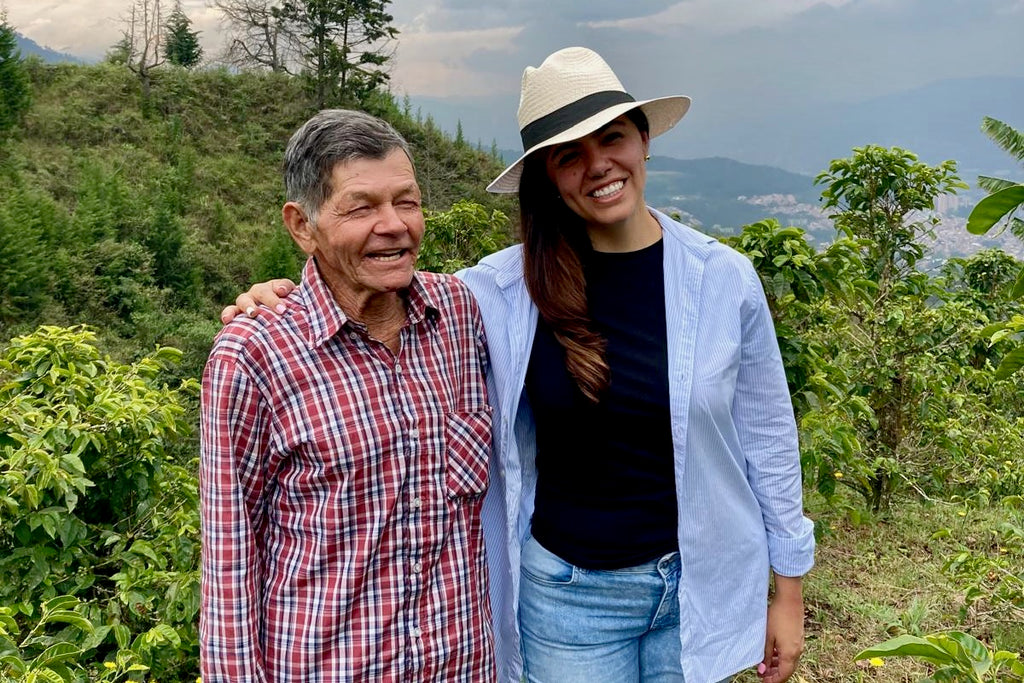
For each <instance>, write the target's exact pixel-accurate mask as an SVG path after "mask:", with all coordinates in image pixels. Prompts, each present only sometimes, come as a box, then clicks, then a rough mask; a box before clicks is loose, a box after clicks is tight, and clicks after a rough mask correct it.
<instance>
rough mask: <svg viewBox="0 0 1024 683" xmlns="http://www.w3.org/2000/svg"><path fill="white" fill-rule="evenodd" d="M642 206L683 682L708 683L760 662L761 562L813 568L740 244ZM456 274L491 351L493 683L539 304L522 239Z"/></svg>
mask: <svg viewBox="0 0 1024 683" xmlns="http://www.w3.org/2000/svg"><path fill="white" fill-rule="evenodd" d="M651 213H652V214H653V215H654V216H655V217H656V218H657V219H658V221H659V222H660V223H661V227H662V231H663V235H664V247H665V248H664V253H665V257H664V258H665V265H664V268H665V316H666V322H667V328H668V350H669V358H668V370H669V400H670V404H671V414H672V440H673V450H674V455H675V477H676V492H677V498H678V515H679V520H678V522H679V549H680V557H681V565H682V573H681V576H680V582H679V607H680V623H681V627H680V638H681V641H682V666H683V672H684V674H685V676H686V680H687V683H710V682H712V681H719V680H722V679H723V678H726V677H727V676H730V675H732V674H734V673H736V672H737V671H739V670H741V669H743V668H746V667H749V666H753V665H755V664H757V663H758V662H760V661H761V660H762V658H763V657H764V637H765V625H766V614H767V610H766V606H767V589H768V578H769V567H770V568H771V569H773V570H774V571H775V572H776V573H778V574H780V575H783V576H802V575H803V574H805V573H806V572H807V571H808V570H810V568H811V565H812V564H813V562H814V533H813V524H812V523H811V521H810V520H808V519H807V518H806V517H804V516H803V510H802V491H801V476H800V456H799V450H798V448H797V438H796V424H795V422H794V420H793V409H792V405H791V402H790V397H789V393H788V390H787V386H786V377H785V372H784V370H783V366H782V359H781V357H780V355H779V349H778V344H777V342H776V339H775V331H774V328H773V326H772V320H771V315H770V313H769V310H768V305H767V302H766V301H765V297H764V292H763V291H762V289H761V283H760V280H759V279H758V277H757V273H756V272H755V271H754V268H753V266H752V265H751V264H750V261H749V260H748V259H747V258H746V257H745V256H743V255H742V254H740V253H738V252H736V251H734V250H732V249H730V248H729V247H726V246H725V245H723V244H721V243H719V242H718V241H717V240H715V239H713V238H710V237H708V236H707V235H704V234H701V233H699V232H697V231H695V230H692V229H691V228H688V227H686V226H684V225H680V224H679V223H677V222H675V221H673V220H672V219H670V218H668V217H667V216H665V215H664V214H662V213H659V212H657V211H654V210H652V211H651ZM458 276H459V277H460V278H462V279H463V280H464V281H465V282H466V284H467V285H469V287H470V289H471V290H472V291H473V293H474V294H475V295H476V297H477V301H478V302H479V304H480V310H481V312H482V314H483V319H484V327H485V329H486V332H487V346H488V349H489V351H490V363H491V371H490V375H489V377H488V391H489V399H490V401H491V403H492V404H493V406H494V450H493V451H492V453H493V457H492V459H491V465H490V476H491V483H490V489H489V491H488V493H487V496H486V498H485V501H484V511H483V522H484V533H485V538H486V543H487V553H488V562H489V565H490V580H491V604H492V608H493V611H494V622H495V635H496V638H497V641H498V642H497V644H496V645H497V654H498V667H499V672H500V680H502V681H516V682H518V681H519V680H520V676H521V673H522V656H521V654H520V646H519V629H518V598H519V558H520V548H521V546H522V542H523V540H524V538H525V537H526V535H527V533H528V531H529V525H530V517H531V515H532V514H533V500H534V494H535V492H536V483H537V470H536V466H535V454H536V442H535V436H534V427H533V419H532V416H531V414H530V408H529V405H528V403H527V401H526V395H525V392H524V391H523V385H524V382H525V379H526V369H527V365H528V363H529V359H530V349H531V346H532V344H533V335H534V332H535V331H536V329H537V309H536V307H535V306H534V305H533V303H532V301H531V300H530V297H529V294H528V292H527V289H526V283H525V281H524V279H523V266H522V248H521V246H519V245H517V246H514V247H510V248H508V249H505V250H503V251H500V252H498V253H496V254H492V255H491V256H488V257H487V258H485V259H483V260H482V261H481V262H480V263H479V264H478V265H476V266H474V267H473V268H470V269H467V270H464V271H462V272H460V273H458ZM639 303H640V302H638V304H639Z"/></svg>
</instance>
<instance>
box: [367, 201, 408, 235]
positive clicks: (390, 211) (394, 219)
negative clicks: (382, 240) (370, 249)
mask: <svg viewBox="0 0 1024 683" xmlns="http://www.w3.org/2000/svg"><path fill="white" fill-rule="evenodd" d="M407 230H408V226H406V224H405V221H403V220H402V216H401V215H400V214H399V213H398V209H397V208H396V207H395V205H394V204H391V203H385V204H382V205H381V207H380V212H379V213H378V215H377V224H376V225H375V226H374V232H377V233H379V234H397V233H402V232H406V231H407Z"/></svg>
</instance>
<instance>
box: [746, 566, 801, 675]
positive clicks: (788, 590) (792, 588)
mask: <svg viewBox="0 0 1024 683" xmlns="http://www.w3.org/2000/svg"><path fill="white" fill-rule="evenodd" d="M803 651H804V598H803V580H802V579H801V578H800V577H799V576H796V577H791V576H778V575H776V576H775V597H774V598H773V599H772V603H771V605H769V606H768V628H767V631H766V633H765V640H764V661H763V662H761V663H760V664H758V665H757V673H758V675H759V676H760V677H761V680H762V681H763V683H783V682H784V681H788V680H789V677H790V676H792V675H793V672H794V671H795V670H796V665H797V662H799V661H800V655H801V654H803Z"/></svg>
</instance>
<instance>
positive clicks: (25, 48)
mask: <svg viewBox="0 0 1024 683" xmlns="http://www.w3.org/2000/svg"><path fill="white" fill-rule="evenodd" d="M14 37H15V40H16V41H17V45H18V50H19V51H20V52H21V56H22V57H39V58H40V59H41V60H43V61H44V62H51V63H60V62H70V63H72V64H84V63H85V62H84V60H81V59H79V58H78V57H75V56H74V55H69V54H68V53H66V52H57V51H56V50H51V49H50V48H48V47H43V46H42V45H40V44H39V43H37V42H36V41H34V40H32V39H31V38H26V37H25V36H23V35H21V34H20V33H18V32H17V31H15V32H14Z"/></svg>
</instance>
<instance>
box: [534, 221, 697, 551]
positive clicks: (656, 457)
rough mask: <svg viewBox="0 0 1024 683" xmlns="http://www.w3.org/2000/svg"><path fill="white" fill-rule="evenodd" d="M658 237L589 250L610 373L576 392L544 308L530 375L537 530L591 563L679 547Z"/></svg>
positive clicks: (591, 290)
mask: <svg viewBox="0 0 1024 683" xmlns="http://www.w3.org/2000/svg"><path fill="white" fill-rule="evenodd" d="M662 255H663V244H662V242H661V241H658V242H657V243H655V244H653V245H651V246H650V247H647V248H645V249H641V250H639V251H635V252H628V253H601V252H593V253H589V254H587V255H586V256H585V257H584V272H585V274H586V280H587V302H588V306H589V309H590V317H591V320H592V321H593V322H594V325H595V326H596V329H597V330H598V331H599V332H600V333H601V335H602V336H603V337H604V338H605V339H606V340H607V344H608V346H607V352H606V359H607V362H608V365H609V368H610V370H611V373H610V384H609V386H608V389H607V390H606V391H605V393H604V394H603V395H602V396H601V400H600V401H599V402H598V403H593V402H591V401H588V400H587V399H586V398H585V397H584V396H583V394H582V393H580V391H579V389H578V387H577V386H576V383H575V382H574V381H573V379H572V377H571V376H570V375H569V373H568V371H567V370H566V367H565V350H564V349H563V348H562V347H561V346H560V345H559V344H558V341H557V340H556V339H555V337H554V335H553V333H552V332H551V329H550V328H549V327H548V326H547V325H546V324H545V323H544V321H543V319H541V320H540V322H539V324H538V328H537V335H536V338H535V340H534V343H533V349H532V352H531V355H530V365H529V369H528V371H527V375H526V391H527V396H528V398H529V400H530V406H531V408H532V409H533V415H534V420H535V423H536V427H537V472H538V475H537V476H538V479H537V497H536V503H535V509H534V514H533V520H532V533H533V536H534V538H536V539H537V541H538V542H540V544H541V545H543V546H544V547H545V548H547V549H548V550H550V551H551V552H553V553H555V554H556V555H558V556H559V557H561V558H562V559H564V560H566V561H567V562H571V563H572V564H575V565H577V566H580V567H585V568H588V569H615V568H621V567H629V566H633V565H637V564H642V563H644V562H647V561H649V560H651V559H654V558H656V557H659V556H661V555H664V554H665V553H669V552H672V551H673V550H676V549H677V546H678V543H677V541H676V509H677V508H676V493H675V479H674V470H673V454H672V431H671V418H670V413H669V396H668V353H667V341H666V331H665V278H664V272H663V269H662V260H663V259H662Z"/></svg>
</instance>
